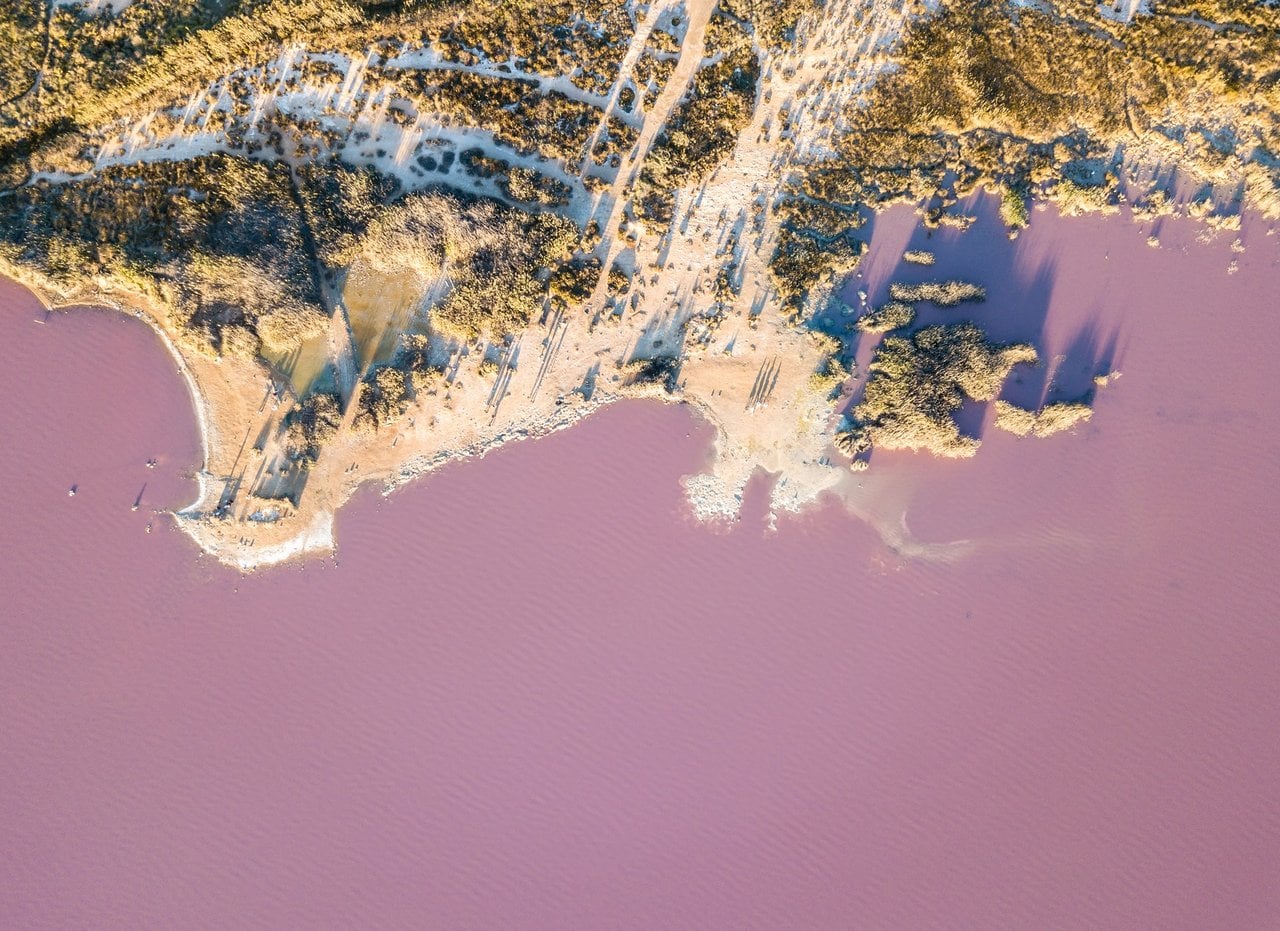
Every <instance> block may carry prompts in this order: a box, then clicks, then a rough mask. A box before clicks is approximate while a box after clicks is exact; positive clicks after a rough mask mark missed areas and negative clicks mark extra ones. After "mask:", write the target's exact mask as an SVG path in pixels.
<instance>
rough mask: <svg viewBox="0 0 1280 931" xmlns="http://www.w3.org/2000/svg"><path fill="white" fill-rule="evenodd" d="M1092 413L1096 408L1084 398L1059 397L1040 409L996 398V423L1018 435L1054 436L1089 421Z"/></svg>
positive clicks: (1002, 428)
mask: <svg viewBox="0 0 1280 931" xmlns="http://www.w3.org/2000/svg"><path fill="white" fill-rule="evenodd" d="M1092 416H1093V408H1092V407H1090V406H1089V405H1088V404H1086V403H1084V402H1083V401H1059V402H1057V403H1055V404H1046V405H1045V406H1044V407H1042V408H1041V409H1040V410H1038V411H1029V410H1025V409H1024V408H1021V407H1017V406H1015V405H1013V404H1010V403H1009V402H1008V401H996V426H997V427H999V428H1000V429H1001V430H1007V431H1008V432H1009V433H1013V434H1016V435H1017V436H1040V437H1043V436H1052V435H1053V434H1055V433H1061V432H1062V431H1063V430H1070V429H1071V428H1072V427H1074V426H1075V425H1076V424H1080V423H1086V422H1088V420H1089V418H1091V417H1092Z"/></svg>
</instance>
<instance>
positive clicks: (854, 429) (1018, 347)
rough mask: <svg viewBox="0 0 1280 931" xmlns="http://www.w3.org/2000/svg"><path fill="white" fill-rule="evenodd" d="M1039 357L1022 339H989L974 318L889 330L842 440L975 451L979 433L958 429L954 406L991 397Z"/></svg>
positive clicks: (851, 448) (857, 445)
mask: <svg viewBox="0 0 1280 931" xmlns="http://www.w3.org/2000/svg"><path fill="white" fill-rule="evenodd" d="M1036 358H1037V357H1036V351H1035V349H1033V348H1032V347H1031V346H1028V345H1025V344H1014V345H1005V346H1001V345H995V344H992V343H989V342H987V340H986V338H985V337H984V336H983V334H982V331H981V330H979V329H978V328H977V327H976V326H974V325H973V324H971V323H958V324H953V325H950V326H933V327H925V328H924V329H922V330H919V331H917V332H916V333H914V334H912V335H911V336H910V337H898V336H891V337H888V338H887V339H885V340H884V342H883V343H881V344H880V347H879V349H878V350H877V352H876V355H875V358H873V359H872V361H871V367H870V377H869V378H868V380H867V386H866V390H865V393H864V395H863V397H862V400H861V401H860V402H859V404H858V405H857V406H856V407H855V408H854V409H853V423H852V425H851V426H850V427H849V428H848V429H846V430H842V431H841V432H840V434H839V436H838V437H837V445H838V448H840V449H841V450H843V451H844V452H846V453H848V454H850V455H858V454H859V453H861V452H863V451H865V450H866V449H868V448H871V447H878V448H883V449H910V450H921V449H923V450H928V451H929V452H932V453H934V454H935V455H938V456H947V457H953V458H954V457H965V456H972V455H973V454H974V452H975V451H976V450H977V448H978V440H977V439H974V438H973V437H969V436H964V435H962V434H961V433H960V430H959V428H958V427H957V426H956V422H955V419H954V415H955V413H956V412H957V411H958V410H959V409H960V407H961V405H962V404H963V403H964V401H965V399H966V398H967V399H972V400H974V401H989V400H991V399H992V398H994V397H995V396H996V394H997V393H999V391H1000V388H1001V385H1002V384H1003V383H1004V380H1005V377H1006V376H1007V375H1008V374H1009V370H1010V369H1011V368H1013V366H1015V365H1017V364H1019V363H1031V362H1035V361H1036Z"/></svg>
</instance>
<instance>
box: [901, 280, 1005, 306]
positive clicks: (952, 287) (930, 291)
mask: <svg viewBox="0 0 1280 931" xmlns="http://www.w3.org/2000/svg"><path fill="white" fill-rule="evenodd" d="M889 296H890V297H891V298H893V299H894V300H895V301H899V302H901V303H903V304H921V303H926V302H927V303H930V304H937V305H938V306H939V307H955V306H956V305H957V304H962V303H964V302H965V301H985V300H986V299H987V290H986V288H984V287H982V286H981V285H976V284H971V283H970V282H967V281H955V280H952V281H925V282H921V283H920V284H902V283H900V282H897V281H895V282H894V283H893V284H891V285H889Z"/></svg>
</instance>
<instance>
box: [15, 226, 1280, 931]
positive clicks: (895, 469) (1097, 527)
mask: <svg viewBox="0 0 1280 931" xmlns="http://www.w3.org/2000/svg"><path fill="white" fill-rule="evenodd" d="M984 209H985V208H984ZM1149 231H1150V230H1149V229H1148V228H1146V227H1143V228H1138V227H1135V226H1132V225H1129V224H1127V223H1126V222H1122V221H1118V220H1114V219H1113V220H1103V219H1097V218H1089V219H1080V220H1071V221H1059V220H1057V219H1056V218H1054V217H1053V216H1051V215H1048V214H1036V215H1035V219H1034V225H1033V227H1032V228H1031V229H1030V230H1029V231H1027V232H1025V233H1024V234H1023V235H1022V237H1020V238H1019V239H1018V241H1017V242H1016V243H1010V242H1008V241H1007V240H1006V239H1005V238H1004V237H1003V236H1002V235H1001V234H1000V231H999V230H998V228H997V227H996V225H995V223H994V220H993V218H992V217H991V216H990V215H989V214H986V213H984V214H983V216H982V219H981V220H980V221H979V224H978V225H977V226H976V227H975V228H974V230H973V231H971V232H970V233H968V234H966V235H965V236H962V237H959V238H957V237H955V236H954V235H951V236H944V235H943V234H937V235H935V237H934V238H933V239H932V240H928V239H926V238H925V235H924V233H923V231H920V230H916V229H915V228H914V224H913V222H912V221H911V218H910V215H909V214H907V213H891V214H889V215H887V216H884V217H882V218H881V219H880V220H879V221H878V222H877V224H876V227H875V244H874V249H873V253H872V255H871V257H870V258H869V260H868V262H867V263H866V264H865V265H864V276H865V277H864V278H863V279H861V281H860V282H857V283H855V284H854V285H852V286H851V288H852V289H854V290H856V289H857V288H858V287H864V288H868V287H869V290H870V291H871V299H872V301H873V302H874V301H877V300H879V299H880V298H881V297H882V295H883V293H884V289H885V288H886V287H887V283H888V280H889V277H890V275H893V274H895V273H896V274H897V275H898V276H899V277H911V276H915V277H917V278H922V277H931V276H935V275H951V274H964V275H965V276H966V277H970V278H975V279H977V280H979V281H982V282H983V283H985V284H986V285H987V286H988V287H989V289H990V292H991V300H989V301H988V302H987V304H985V305H983V306H982V307H981V308H979V309H978V314H979V315H980V318H981V320H982V322H983V323H984V325H985V326H987V327H988V329H989V330H990V331H991V332H992V334H993V335H994V336H996V337H999V338H1006V339H1032V340H1034V341H1035V342H1036V343H1037V345H1038V346H1039V347H1040V348H1041V350H1042V351H1043V352H1044V354H1045V355H1046V357H1049V358H1052V357H1053V356H1055V355H1059V354H1062V355H1065V357H1066V358H1065V359H1064V360H1063V362H1062V363H1061V364H1060V365H1059V366H1058V372H1057V376H1056V382H1057V387H1056V389H1054V390H1055V391H1056V394H1052V395H1051V397H1056V396H1059V395H1061V396H1067V395H1068V394H1070V393H1071V392H1074V391H1077V390H1083V389H1084V388H1086V387H1087V386H1088V382H1089V379H1090V378H1091V376H1092V375H1093V374H1096V373H1097V370H1099V369H1101V368H1106V369H1108V370H1110V369H1118V370H1119V371H1121V372H1122V373H1123V374H1122V376H1121V377H1120V378H1119V379H1118V380H1116V381H1115V382H1114V383H1113V384H1111V385H1109V386H1108V387H1107V388H1105V389H1104V390H1102V391H1101V392H1100V394H1099V396H1098V400H1097V411H1096V415H1095V417H1094V419H1093V421H1092V422H1091V423H1089V424H1087V425H1085V426H1083V427H1081V428H1079V429H1078V430H1077V431H1076V433H1075V434H1074V435H1064V436H1057V437H1053V438H1049V439H1044V440H1032V439H1022V440H1020V439H1016V438H1013V437H1011V436H1008V435H1005V434H1002V433H999V432H997V431H994V430H992V429H989V428H987V429H983V423H982V418H981V413H982V412H980V411H970V412H968V422H967V423H966V426H967V428H969V429H971V430H974V431H980V432H981V433H982V436H983V446H982V449H981V450H980V451H979V455H978V456H977V457H976V458H975V459H973V460H971V461H966V462H945V463H944V462H936V461H933V460H930V459H928V458H926V457H922V456H921V457H917V456H912V455H884V454H877V455H876V456H875V457H874V459H873V461H872V468H871V470H870V471H869V472H867V473H865V475H864V476H863V477H861V479H860V480H861V481H862V483H863V484H862V487H861V488H856V487H853V488H852V489H851V494H852V495H853V497H852V505H851V506H852V507H853V508H854V509H856V510H859V511H860V512H862V513H864V514H865V515H867V516H869V517H870V518H871V523H868V522H866V521H864V520H861V519H858V518H856V517H853V516H851V515H850V514H849V513H848V512H847V511H846V510H845V509H844V508H843V507H842V506H841V504H840V503H838V502H836V501H835V500H832V501H829V502H828V503H827V504H826V505H825V506H823V507H821V508H818V509H816V510H814V511H812V512H810V513H806V514H803V515H801V516H798V517H789V516H782V517H780V518H779V520H778V522H777V530H776V531H770V530H769V529H768V526H767V525H768V522H767V520H766V516H765V513H764V510H765V507H766V505H765V503H764V501H765V497H764V496H765V489H766V485H765V483H764V480H763V479H762V480H761V481H759V482H756V483H753V485H752V487H751V489H750V490H749V493H748V501H747V507H746V510H745V513H744V516H743V520H742V521H741V522H740V523H739V524H737V525H735V526H733V527H731V528H724V527H721V528H708V527H705V526H701V525H699V524H697V523H696V522H694V521H693V520H692V519H691V518H690V517H689V516H688V514H687V511H686V509H685V506H684V504H683V502H682V498H681V489H680V486H679V478H680V476H682V475H685V474H689V473H692V472H694V471H697V470H698V469H700V468H701V467H702V465H703V463H704V461H705V457H706V454H707V448H708V443H709V440H710V430H709V428H707V427H706V426H705V425H703V424H701V423H699V422H698V421H697V420H696V419H695V418H694V417H693V416H692V415H691V414H690V413H689V412H688V411H687V409H683V408H678V407H670V408H668V407H662V406H658V405H652V404H646V403H640V402H636V403H628V404H625V405H620V406H618V407H616V408H614V409H611V410H607V411H604V412H602V413H601V414H599V415H598V416H596V417H595V418H593V419H591V420H589V421H588V422H586V423H584V424H582V425H581V426H579V427H577V428H575V429H573V430H571V431H568V432H565V433H561V434H558V435H555V436H553V437H551V438H548V439H546V440H540V441H537V442H531V443H526V444H522V445H515V446H510V447H507V448H504V449H502V450H500V451H498V452H496V453H494V454H492V455H490V456H489V457H488V458H486V459H484V460H482V461H479V462H472V463H465V464H459V465H455V466H451V467H448V468H446V469H444V470H443V471H441V472H440V473H439V474H437V475H434V476H431V477H429V478H428V479H426V480H424V481H421V482H419V483H418V484H417V485H415V486H413V487H411V488H409V489H406V490H404V491H402V492H400V493H398V494H396V495H395V496H394V497H393V498H391V499H389V500H386V501H384V500H383V499H381V498H380V497H379V496H378V495H377V493H376V491H370V492H369V493H367V494H364V495H362V496H361V497H360V498H359V499H358V500H357V501H355V502H353V503H352V504H351V505H350V506H349V507H348V508H347V509H345V510H344V511H343V512H342V513H341V514H340V515H339V519H338V528H337V531H338V538H339V547H340V548H339V552H338V556H337V559H316V560H312V561H309V562H306V563H305V564H293V565H290V566H286V567H283V568H279V569H276V570H272V571H266V572H262V573H259V574H256V575H254V576H251V577H241V576H239V575H237V574H235V573H233V572H231V571H229V570H226V569H224V568H222V567H220V566H218V565H216V564H214V563H213V562H212V561H211V560H210V559H209V558H208V557H201V556H199V554H198V553H197V551H196V550H195V548H194V547H193V546H192V544H191V543H190V542H189V541H188V540H187V538H186V537H185V536H183V535H182V534H180V533H179V532H177V531H176V530H174V529H173V526H172V521H171V520H170V519H169V518H167V517H166V516H164V515H163V514H156V513H153V511H154V509H157V508H159V509H163V508H171V507H175V506H181V505H182V504H185V503H186V501H188V500H190V498H191V497H193V489H194V486H193V483H192V482H191V481H190V479H189V478H186V477H184V476H186V475H188V474H189V473H190V472H191V470H193V469H194V468H196V467H197V463H198V439H197V435H196V430H195V425H194V422H193V418H192V414H191V406H190V400H189V399H188V397H187V396H186V393H185V392H186V389H185V387H184V384H183V382H182V381H181V379H180V378H179V376H178V375H177V373H176V372H175V371H174V366H173V364H172V362H171V360H170V359H169V358H168V356H167V355H166V354H165V352H164V351H163V349H162V347H161V346H160V345H159V343H158V342H157V340H156V339H155V338H154V337H153V336H152V335H151V334H150V333H149V332H148V331H147V330H146V329H145V328H144V327H143V326H142V325H141V324H139V323H138V322H137V321H134V320H131V319H127V318H124V317H120V316H114V315H110V314H107V313H105V312H90V311H84V312H76V313H74V314H66V315H62V314H59V315H54V316H52V317H50V318H49V319H48V320H47V322H46V323H44V324H43V325H40V324H38V323H35V322H33V321H34V320H43V319H44V314H43V312H42V311H41V310H40V309H39V307H38V305H37V304H36V302H35V301H34V300H33V299H32V298H31V297H30V296H29V295H28V294H26V293H25V292H22V291H21V290H20V289H18V288H16V287H14V286H12V285H8V284H4V285H0V287H2V290H0V305H2V306H0V363H2V364H0V384H2V385H3V392H4V393H3V397H4V398H5V400H6V404H5V406H4V412H3V414H0V424H2V425H3V434H2V435H3V437H4V444H3V455H0V556H2V557H3V563H2V564H0V618H2V619H0V644H2V648H0V925H3V926H5V927H23V928H37V927H48V928H55V927H56V928H64V927H99V928H137V927H228V928H251V927H262V928H283V927H308V928H317V927H439V928H459V927H477V928H479V927H486V928H496V927H503V928H508V927H520V928H646V929H647V928H655V927H684V928H708V927H721V926H731V927H758V928H781V927H815V928H816V927H821V928H829V927H874V928H912V929H918V928H926V927H1025V928H1044V927H1107V928H1135V927H1159V928H1204V927H1215V928H1246V927H1247V928H1257V927H1263V926H1270V925H1273V922H1274V920H1275V916H1276V915H1277V914H1280V869H1277V864H1278V863H1280V785H1278V784H1277V783H1278V781H1280V776H1278V775H1277V774H1278V773H1280V738H1278V737H1277V724H1278V723H1280V720H1278V719H1280V628H1278V626H1277V617H1278V616H1280V608H1277V603H1278V600H1277V596H1278V595H1280V585H1278V584H1277V581H1276V576H1277V572H1276V568H1275V556H1276V553H1277V552H1278V550H1280V547H1278V544H1280V494H1277V492H1276V483H1277V477H1278V475H1277V470H1276V462H1277V459H1278V458H1280V417H1277V407H1278V402H1280V397H1278V393H1280V392H1278V390H1277V387H1276V384H1277V383H1276V378H1275V360H1276V359H1277V358H1280V327H1277V326H1276V325H1275V323H1276V321H1275V311H1276V299H1275V294H1276V293H1277V286H1280V265H1278V264H1277V262H1278V260H1280V247H1278V246H1280V244H1278V243H1277V240H1276V238H1275V237H1268V236H1267V235H1266V228H1265V227H1264V226H1262V225H1260V224H1248V223H1247V224H1246V227H1245V230H1244V233H1243V235H1242V239H1243V243H1244V245H1245V247H1246V251H1245V252H1244V253H1243V254H1241V255H1239V256H1236V255H1235V254H1233V253H1232V252H1231V251H1230V249H1229V248H1228V240H1227V239H1221V240H1218V241H1215V242H1214V243H1211V244H1208V245H1200V244H1197V243H1195V242H1194V237H1193V232H1192V231H1190V230H1188V229H1187V228H1186V227H1183V226H1181V225H1178V224H1171V223H1170V224H1166V228H1165V229H1163V230H1161V237H1162V239H1163V240H1164V243H1165V245H1164V247H1163V248H1162V249H1160V250H1154V249H1151V248H1149V247H1148V246H1147V245H1146V244H1145V242H1144V239H1145V237H1146V235H1147V234H1148V232H1149ZM908 246H909V247H918V248H930V249H934V250H935V251H936V252H937V253H938V256H939V265H938V266H937V267H936V268H935V269H933V270H918V269H912V268H909V267H904V268H902V269H896V270H895V266H896V264H897V256H899V255H900V254H901V250H902V249H903V248H905V247H908ZM1233 258H1234V259H1237V260H1238V262H1239V271H1238V272H1237V273H1236V274H1231V275H1229V274H1227V266H1228V263H1229V262H1231V261H1232V259H1233ZM855 300H856V299H855ZM970 312H971V311H969V310H964V309H962V310H953V311H937V312H936V317H937V318H938V319H944V318H945V317H946V315H948V314H949V315H952V316H951V317H950V319H959V318H960V317H962V316H965V315H967V314H969V313H970ZM869 353H870V346H864V347H862V349H861V352H860V354H861V355H862V356H863V357H864V361H865V357H866V356H867V355H869ZM1020 378H1021V383H1020V384H1015V385H1011V386H1010V389H1009V390H1010V392H1011V393H1012V394H1013V395H1015V396H1018V397H1020V398H1022V399H1027V398H1032V399H1035V398H1038V397H1040V395H1041V394H1042V391H1041V382H1042V381H1043V378H1042V373H1037V372H1030V371H1029V372H1024V373H1022V374H1021V376H1020ZM989 416H990V415H989V413H988V414H987V419H989ZM152 457H154V458H156V459H157V460H158V462H157V466H156V468H154V469H148V468H146V466H145V463H146V461H147V460H148V459H149V458H152ZM853 482H854V480H852V479H851V485H852V484H853ZM144 483H145V485H146V487H145V489H143V487H142V486H143V485H144ZM72 484H76V485H78V486H79V489H78V494H77V495H76V496H75V497H74V498H69V497H68V495H67V490H68V489H69V488H70V486H71V485H72ZM140 491H141V493H142V497H141V504H140V507H139V508H138V510H137V511H132V510H131V509H130V508H131V505H132V504H133V502H134V501H135V499H136V498H137V496H138V494H139V492H140ZM149 523H150V524H151V525H152V527H153V532H152V533H150V534H148V533H146V532H145V528H146V526H147V524H149ZM873 525H874V526H875V527H881V528H884V529H886V531H887V532H889V533H890V537H889V538H890V539H891V540H892V541H893V542H894V544H895V546H896V547H897V549H896V550H895V549H894V548H891V547H890V546H888V545H886V543H885V542H883V540H882V538H881V536H880V535H879V534H878V533H877V531H876V530H875V529H873ZM904 526H905V527H906V528H907V529H906V530H905V531H904V530H903V529H902V528H903V527H904ZM935 544H942V545H935ZM948 544H949V545H948ZM904 553H912V554H918V555H904Z"/></svg>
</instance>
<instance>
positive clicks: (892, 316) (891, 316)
mask: <svg viewBox="0 0 1280 931" xmlns="http://www.w3.org/2000/svg"><path fill="white" fill-rule="evenodd" d="M915 319H916V311H915V308H914V307H912V306H911V305H910V304H903V303H901V302H900V301H890V302H889V303H888V304H885V305H884V306H883V307H881V308H879V309H878V310H873V311H872V312H871V313H869V314H867V315H866V316H864V317H859V318H858V322H857V327H858V329H859V330H861V331H862V332H863V333H888V332H889V331H890V330H902V329H906V328H907V327H909V326H911V324H912V322H913V321H914V320H915Z"/></svg>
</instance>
